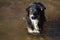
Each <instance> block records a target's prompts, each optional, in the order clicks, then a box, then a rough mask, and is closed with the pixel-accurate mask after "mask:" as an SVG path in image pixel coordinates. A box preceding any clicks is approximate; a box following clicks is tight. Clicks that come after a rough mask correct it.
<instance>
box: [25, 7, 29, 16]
mask: <svg viewBox="0 0 60 40" xmlns="http://www.w3.org/2000/svg"><path fill="white" fill-rule="evenodd" d="M26 12H27V13H26V15H27V16H29V7H27V8H26Z"/></svg>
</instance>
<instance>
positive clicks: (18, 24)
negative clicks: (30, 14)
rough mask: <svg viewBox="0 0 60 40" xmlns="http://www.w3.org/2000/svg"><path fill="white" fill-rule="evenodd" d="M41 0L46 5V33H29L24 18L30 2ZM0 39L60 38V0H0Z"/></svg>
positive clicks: (34, 39) (55, 39)
mask: <svg viewBox="0 0 60 40" xmlns="http://www.w3.org/2000/svg"><path fill="white" fill-rule="evenodd" d="M35 1H39V2H41V3H43V4H44V5H45V7H46V10H45V15H46V20H47V21H46V22H45V24H44V31H43V32H44V33H43V34H40V35H31V34H28V33H27V30H26V23H25V21H24V20H23V17H24V16H25V13H26V11H25V9H26V7H27V6H28V4H30V3H32V2H35ZM0 40H60V0H0Z"/></svg>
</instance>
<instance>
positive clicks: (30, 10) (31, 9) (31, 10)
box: [26, 2, 46, 19]
mask: <svg viewBox="0 0 60 40" xmlns="http://www.w3.org/2000/svg"><path fill="white" fill-rule="evenodd" d="M45 9H46V8H45V6H44V5H43V4H42V3H40V2H34V3H32V4H30V5H29V6H28V7H27V8H26V11H27V16H29V15H31V16H32V19H36V18H37V15H41V14H42V13H43V12H44V10H45Z"/></svg>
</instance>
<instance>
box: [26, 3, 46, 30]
mask: <svg viewBox="0 0 60 40" xmlns="http://www.w3.org/2000/svg"><path fill="white" fill-rule="evenodd" d="M34 9H36V10H37V12H38V14H36V12H35V11H34ZM41 9H42V10H41ZM45 9H46V8H45V6H44V5H43V4H42V3H40V2H34V3H32V4H30V5H29V6H28V7H27V8H26V12H27V13H26V22H27V25H28V27H30V28H32V29H34V28H33V25H32V23H31V20H30V19H29V14H30V10H33V11H32V13H33V14H34V15H35V16H34V17H33V19H35V18H36V17H37V16H36V15H39V16H40V19H39V23H38V26H39V29H41V30H40V31H42V30H43V25H44V22H45V21H46V18H45Z"/></svg>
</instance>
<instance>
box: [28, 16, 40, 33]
mask: <svg viewBox="0 0 60 40" xmlns="http://www.w3.org/2000/svg"><path fill="white" fill-rule="evenodd" d="M32 17H33V15H29V18H30V20H31V22H32V24H33V26H34V30H32V31H31V32H32V33H33V32H34V33H39V31H38V30H39V28H38V22H39V21H38V19H32ZM29 31H30V30H29Z"/></svg>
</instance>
